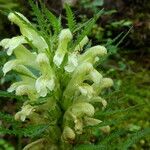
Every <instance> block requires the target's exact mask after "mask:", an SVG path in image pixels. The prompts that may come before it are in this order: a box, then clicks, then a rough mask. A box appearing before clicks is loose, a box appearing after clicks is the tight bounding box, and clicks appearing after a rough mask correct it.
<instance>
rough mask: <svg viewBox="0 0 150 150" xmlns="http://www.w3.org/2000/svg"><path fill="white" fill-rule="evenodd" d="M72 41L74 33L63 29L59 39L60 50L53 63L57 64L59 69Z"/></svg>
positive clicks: (58, 49) (57, 51)
mask: <svg viewBox="0 0 150 150" xmlns="http://www.w3.org/2000/svg"><path fill="white" fill-rule="evenodd" d="M71 39H72V33H71V31H70V30H69V29H63V30H62V31H61V32H60V35H59V39H58V48H57V50H56V53H55V56H54V59H53V62H54V63H55V64H56V66H57V67H59V66H60V65H61V63H62V62H63V59H64V56H65V54H66V53H67V46H68V43H69V42H70V41H71Z"/></svg>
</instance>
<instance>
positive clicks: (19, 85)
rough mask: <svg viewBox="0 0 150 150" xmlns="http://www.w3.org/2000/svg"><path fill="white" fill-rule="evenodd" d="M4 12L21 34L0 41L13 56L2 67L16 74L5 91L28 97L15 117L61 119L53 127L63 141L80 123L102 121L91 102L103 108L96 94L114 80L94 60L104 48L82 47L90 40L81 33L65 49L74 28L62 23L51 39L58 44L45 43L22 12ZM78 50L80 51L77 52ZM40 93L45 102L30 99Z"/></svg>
mask: <svg viewBox="0 0 150 150" xmlns="http://www.w3.org/2000/svg"><path fill="white" fill-rule="evenodd" d="M8 18H9V20H10V21H11V22H13V23H14V24H16V25H18V26H19V28H20V32H21V34H22V35H20V36H16V37H13V38H11V39H8V38H7V39H3V40H2V41H1V42H0V46H2V47H3V48H4V49H6V51H7V54H8V55H9V56H10V55H13V56H15V57H13V59H11V60H9V61H8V62H6V63H5V65H4V66H3V72H4V75H6V74H7V73H8V72H9V71H11V70H13V71H16V72H17V74H18V76H19V80H18V81H17V82H15V83H13V84H12V85H11V86H10V88H9V89H8V91H9V92H13V91H15V93H16V95H20V96H21V95H26V96H27V97H28V98H27V100H26V101H25V102H24V104H23V106H22V108H21V110H20V111H19V112H17V113H16V115H15V119H16V120H20V121H23V122H25V121H26V118H28V120H27V121H26V122H30V123H32V124H40V123H49V122H52V121H54V120H55V121H54V123H55V125H56V127H58V121H59V120H62V123H61V127H60V125H59V127H58V128H61V129H60V130H59V129H58V130H59V131H58V132H61V130H62V133H61V140H62V141H63V142H69V141H70V140H75V138H76V135H77V134H82V133H83V130H84V127H86V126H93V125H97V124H99V123H101V122H102V121H101V120H99V119H95V118H94V114H95V111H96V110H95V108H94V105H93V104H94V103H101V104H102V105H103V108H105V107H106V105H107V102H106V100H104V99H103V98H101V97H100V94H101V91H102V90H103V89H105V88H109V87H111V86H112V85H113V81H112V80H111V79H110V78H104V77H103V76H102V75H101V74H100V73H99V72H98V71H97V70H96V69H95V68H94V64H95V63H96V62H97V61H98V60H99V59H100V58H101V57H103V56H105V55H106V54H107V50H106V48H105V47H103V46H100V45H97V46H93V47H91V48H87V49H85V48H84V47H85V46H86V44H87V43H88V41H89V39H88V37H87V36H85V37H84V38H83V39H82V40H81V42H80V43H79V44H78V45H76V47H75V48H74V49H73V50H69V48H68V47H69V43H70V42H71V41H72V40H73V34H72V33H71V31H70V30H69V29H68V28H67V29H62V30H61V31H60V33H59V35H58V38H57V39H56V40H57V42H56V41H53V43H56V46H55V47H57V48H56V49H50V47H49V45H48V43H47V41H46V40H45V39H44V37H42V35H41V34H40V33H38V32H37V31H36V30H34V28H32V27H33V25H32V24H31V23H30V22H29V21H28V19H27V18H25V17H24V16H23V15H22V14H20V13H18V12H16V13H10V14H9V16H8ZM49 42H52V41H51V39H49ZM83 50H84V51H85V52H84V53H81V51H83ZM41 98H44V104H43V103H41V105H34V103H36V102H40V100H41ZM49 115H50V116H49ZM53 116H54V117H53ZM60 117H61V119H60ZM59 124H60V123H59ZM53 129H54V128H53ZM51 130H52V128H50V132H51ZM52 132H54V130H53V131H52ZM32 146H33V145H32Z"/></svg>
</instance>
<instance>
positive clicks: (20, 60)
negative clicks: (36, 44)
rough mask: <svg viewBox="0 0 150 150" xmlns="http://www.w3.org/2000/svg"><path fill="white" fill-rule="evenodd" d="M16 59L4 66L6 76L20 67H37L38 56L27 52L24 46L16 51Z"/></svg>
mask: <svg viewBox="0 0 150 150" xmlns="http://www.w3.org/2000/svg"><path fill="white" fill-rule="evenodd" d="M14 54H15V56H16V59H12V60H10V61H8V62H6V63H5V64H4V66H3V69H2V70H3V72H4V75H5V74H6V73H7V72H9V71H10V70H12V69H15V68H16V67H17V66H18V65H28V66H33V67H36V66H37V65H36V63H35V59H36V54H35V53H32V52H30V51H29V50H27V49H26V48H25V47H24V46H23V45H20V46H18V47H17V48H15V49H14Z"/></svg>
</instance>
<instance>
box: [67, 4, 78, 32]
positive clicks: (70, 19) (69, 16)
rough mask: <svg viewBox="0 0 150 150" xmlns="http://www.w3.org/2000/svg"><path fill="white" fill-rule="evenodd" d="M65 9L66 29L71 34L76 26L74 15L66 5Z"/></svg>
mask: <svg viewBox="0 0 150 150" xmlns="http://www.w3.org/2000/svg"><path fill="white" fill-rule="evenodd" d="M65 9H66V16H67V21H68V27H69V29H70V30H71V31H72V32H73V30H74V29H75V26H76V20H75V16H74V13H73V12H72V10H71V8H70V6H69V5H68V4H65Z"/></svg>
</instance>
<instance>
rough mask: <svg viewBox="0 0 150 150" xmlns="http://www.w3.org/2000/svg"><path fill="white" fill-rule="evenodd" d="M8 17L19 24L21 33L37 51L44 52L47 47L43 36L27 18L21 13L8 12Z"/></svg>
mask: <svg viewBox="0 0 150 150" xmlns="http://www.w3.org/2000/svg"><path fill="white" fill-rule="evenodd" d="M8 19H9V20H10V21H11V22H13V23H15V24H16V25H18V26H19V28H20V32H21V34H22V35H23V36H24V37H26V38H27V39H28V40H29V41H31V42H32V44H33V45H34V46H35V47H36V48H37V49H38V51H39V52H44V51H45V50H46V49H48V45H47V43H46V42H45V40H44V38H43V37H42V36H41V35H39V33H37V32H36V31H35V29H34V28H33V26H32V24H31V23H30V22H29V20H28V19H27V18H26V17H25V16H23V15H22V14H21V13H18V12H16V13H10V14H9V15H8Z"/></svg>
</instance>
